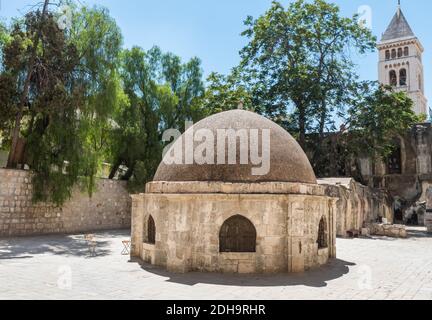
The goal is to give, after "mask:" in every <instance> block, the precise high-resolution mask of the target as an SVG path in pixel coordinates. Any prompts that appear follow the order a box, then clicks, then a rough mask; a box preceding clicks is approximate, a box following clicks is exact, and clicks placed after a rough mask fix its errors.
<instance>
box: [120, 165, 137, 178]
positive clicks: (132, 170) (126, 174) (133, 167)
mask: <svg viewBox="0 0 432 320" xmlns="http://www.w3.org/2000/svg"><path fill="white" fill-rule="evenodd" d="M134 170H135V164H133V165H132V166H130V167H129V168H128V170H127V171H126V173H125V175H124V176H123V177H122V178H121V179H122V180H124V181H129V180H130V178H131V177H132V175H133V173H134Z"/></svg>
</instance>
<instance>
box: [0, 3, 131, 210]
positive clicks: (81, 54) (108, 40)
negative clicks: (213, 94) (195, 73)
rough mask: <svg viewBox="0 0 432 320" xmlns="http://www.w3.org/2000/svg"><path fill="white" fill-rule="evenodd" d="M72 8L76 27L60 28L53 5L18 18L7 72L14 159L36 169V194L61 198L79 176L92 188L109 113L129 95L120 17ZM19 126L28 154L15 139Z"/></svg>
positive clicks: (0, 79)
mask: <svg viewBox="0 0 432 320" xmlns="http://www.w3.org/2000/svg"><path fill="white" fill-rule="evenodd" d="M72 8H73V9H74V15H73V19H74V20H73V23H72V26H73V28H71V29H70V30H68V29H61V28H60V27H59V24H58V19H57V16H56V13H55V12H53V11H51V10H48V8H47V7H46V6H44V8H43V10H40V9H37V10H34V11H30V12H29V13H27V14H26V15H25V17H24V19H21V20H17V21H16V22H15V23H14V25H13V26H12V30H11V32H10V39H9V41H8V43H7V44H6V45H5V47H4V49H3V54H2V55H3V70H2V73H1V74H0V99H1V101H2V102H3V103H2V105H1V106H0V108H1V109H2V110H1V114H2V119H1V124H2V129H3V130H5V131H6V132H9V133H10V134H9V136H10V139H9V143H10V147H11V151H10V159H14V160H13V161H10V163H9V164H10V165H13V166H16V164H17V162H18V161H19V162H20V163H26V164H28V165H29V166H30V168H31V169H32V170H34V172H35V176H34V178H33V185H34V193H33V194H34V199H35V200H37V201H39V200H50V201H52V202H54V203H56V204H61V203H63V202H64V201H65V200H66V199H68V198H69V197H70V196H71V192H72V188H73V186H75V185H76V184H77V183H78V182H79V181H82V182H84V183H85V184H84V186H85V187H86V189H87V191H88V192H89V193H90V194H91V192H92V190H93V189H94V177H95V175H96V173H97V168H98V166H99V164H100V163H101V160H102V157H103V155H104V152H103V150H106V141H105V140H106V137H105V136H106V135H107V132H108V129H109V128H108V125H109V120H110V115H111V114H112V113H113V111H114V109H115V108H116V107H118V106H119V104H121V103H122V101H124V96H122V91H121V86H120V79H119V76H118V75H117V73H116V72H117V59H118V55H119V53H120V49H121V42H122V38H121V34H120V31H119V29H118V27H117V25H116V24H115V22H114V20H113V19H112V18H110V17H109V14H108V12H107V11H106V10H105V9H102V8H97V7H95V8H92V9H89V8H82V9H77V8H75V7H72ZM23 101H24V104H23V103H22V102H23ZM16 129H18V133H19V136H20V140H18V141H22V145H24V147H25V148H24V150H25V158H23V157H22V155H20V156H19V157H18V156H17V148H16V147H14V143H13V142H14V137H15V135H14V131H16Z"/></svg>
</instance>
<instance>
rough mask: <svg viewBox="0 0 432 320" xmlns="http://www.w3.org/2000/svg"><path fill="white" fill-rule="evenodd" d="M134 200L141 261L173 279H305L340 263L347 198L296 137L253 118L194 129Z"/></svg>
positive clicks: (219, 119)
mask: <svg viewBox="0 0 432 320" xmlns="http://www.w3.org/2000/svg"><path fill="white" fill-rule="evenodd" d="M233 134H234V138H233V136H232V135H233ZM204 138H205V142H206V147H205V148H203V147H202V144H203V141H204ZM242 139H243V140H242ZM188 141H189V142H191V141H192V143H189V145H188ZM190 144H192V146H191V145H190ZM212 146H214V148H211V147H212ZM211 149H213V150H211ZM203 150H205V152H204V151H203ZM175 152H177V153H178V154H177V158H176V160H179V155H180V160H181V161H174V160H173V159H174V157H173V154H174V153H175ZM191 153H192V154H194V155H195V159H193V160H194V161H190V160H191V159H188V157H189V158H190V154H191ZM197 154H198V155H199V154H201V158H200V157H198V158H197V157H196V155H197ZM266 156H267V159H266ZM257 157H258V159H261V162H259V161H257ZM203 158H204V161H203ZM212 160H214V161H212ZM234 160H237V161H234ZM132 198H133V210H132V253H131V255H132V256H133V257H139V258H141V259H142V260H144V261H145V262H148V263H151V264H153V265H157V266H161V267H165V268H167V269H168V270H169V271H173V272H188V271H207V272H231V273H276V272H281V273H282V272H302V271H304V270H308V269H311V268H314V267H318V266H321V265H323V264H326V263H327V261H328V260H329V259H330V258H334V257H335V256H336V247H335V239H336V230H335V229H336V223H335V219H336V206H335V203H336V200H337V199H335V198H331V197H328V196H325V194H324V189H323V188H322V187H321V186H319V185H318V184H317V180H316V177H315V174H314V172H313V170H312V167H311V165H310V163H309V161H308V158H307V157H306V155H305V153H304V152H303V150H302V149H301V147H300V146H299V145H298V144H297V142H296V141H295V140H294V138H293V137H292V136H291V135H290V134H289V133H288V132H286V131H285V130H284V129H282V128H281V127H279V126H278V125H276V124H275V123H273V122H272V121H270V120H268V119H266V118H264V117H261V116H259V115H257V114H255V113H252V112H249V111H243V110H234V111H228V112H223V113H220V114H217V115H214V116H211V117H209V118H206V119H204V120H202V121H200V122H199V123H197V124H196V125H194V126H193V127H191V128H189V129H188V130H187V131H186V132H185V133H184V134H183V135H182V136H181V137H180V138H179V139H177V140H176V142H175V143H174V144H173V145H172V146H171V147H170V149H169V151H168V152H167V154H166V155H165V157H164V160H163V161H162V163H161V164H160V166H159V168H158V170H157V173H156V175H155V177H154V181H153V182H151V183H149V184H147V186H146V193H145V194H140V195H134V196H132Z"/></svg>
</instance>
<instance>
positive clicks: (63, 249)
mask: <svg viewBox="0 0 432 320" xmlns="http://www.w3.org/2000/svg"><path fill="white" fill-rule="evenodd" d="M93 234H94V235H95V239H96V249H95V253H94V254H92V253H91V251H90V249H89V245H88V242H87V241H86V240H85V239H84V235H52V236H38V237H23V238H11V239H7V238H3V239H0V261H1V260H12V259H31V258H33V257H34V256H35V255H41V254H52V255H61V256H76V257H84V258H98V257H103V256H107V255H109V254H111V253H112V252H111V250H109V249H108V248H109V247H110V244H111V241H109V240H107V239H111V238H117V237H124V236H129V234H130V231H128V230H120V231H119V230H115V231H104V232H97V233H93Z"/></svg>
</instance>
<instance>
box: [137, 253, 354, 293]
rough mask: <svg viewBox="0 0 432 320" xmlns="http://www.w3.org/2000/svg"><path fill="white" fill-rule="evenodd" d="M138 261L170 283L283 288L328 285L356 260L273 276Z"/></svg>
mask: <svg viewBox="0 0 432 320" xmlns="http://www.w3.org/2000/svg"><path fill="white" fill-rule="evenodd" d="M131 262H132V263H139V264H140V265H141V268H142V269H144V270H145V271H147V272H149V273H152V274H155V275H158V276H161V277H166V278H169V279H168V280H167V281H168V282H174V283H178V284H183V285H189V286H193V285H196V284H213V285H225V286H248V287H280V286H300V285H303V286H307V287H326V286H327V283H326V282H327V281H330V280H334V279H338V278H340V277H342V276H343V275H345V274H347V273H348V272H349V267H350V266H355V263H351V262H347V261H343V260H339V259H333V260H331V261H330V262H329V264H328V265H326V266H323V267H321V268H319V269H313V270H310V271H307V272H305V273H300V274H295V273H291V274H288V273H286V274H274V275H242V274H225V273H207V272H190V273H185V274H176V273H170V272H168V271H166V270H163V269H161V268H159V267H156V266H153V265H150V264H146V263H143V262H142V261H140V260H131Z"/></svg>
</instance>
